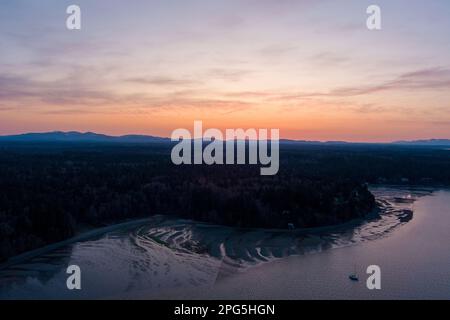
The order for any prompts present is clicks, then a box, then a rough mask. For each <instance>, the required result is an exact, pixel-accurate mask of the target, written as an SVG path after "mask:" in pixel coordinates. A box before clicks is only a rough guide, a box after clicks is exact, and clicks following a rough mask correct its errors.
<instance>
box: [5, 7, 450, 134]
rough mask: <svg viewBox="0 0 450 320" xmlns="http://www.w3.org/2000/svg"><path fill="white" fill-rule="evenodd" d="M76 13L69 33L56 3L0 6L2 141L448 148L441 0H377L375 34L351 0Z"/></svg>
mask: <svg viewBox="0 0 450 320" xmlns="http://www.w3.org/2000/svg"><path fill="white" fill-rule="evenodd" d="M78 5H79V6H80V7H81V9H82V12H83V15H82V16H83V24H82V26H83V27H82V29H81V30H79V31H68V30H67V29H65V25H64V23H61V21H62V22H64V19H65V9H66V8H65V5H64V3H62V2H61V3H55V2H54V1H49V0H42V1H40V2H39V3H38V4H37V3H31V2H29V1H24V0H17V1H14V2H2V3H0V30H2V31H5V30H6V32H2V33H0V46H1V55H0V135H10V134H19V133H26V132H49V131H80V132H87V131H89V132H97V133H103V134H109V135H124V134H146V135H154V136H164V137H169V136H170V135H171V133H172V131H173V130H175V129H178V128H187V129H189V130H192V127H193V123H194V121H195V120H201V121H203V123H204V127H205V128H218V129H220V130H223V131H224V130H225V129H228V128H229V129H235V128H243V129H248V128H267V129H272V128H275V129H280V136H281V138H284V139H295V140H319V141H349V142H390V141H397V140H417V139H431V138H442V139H445V138H447V139H448V138H450V41H449V40H448V39H450V37H448V33H449V30H450V20H449V19H448V15H447V14H446V12H448V11H449V10H450V4H449V3H448V1H440V0H436V1H435V2H433V5H425V4H424V3H423V2H421V1H418V0H411V1H408V10H407V11H405V10H404V6H403V4H402V2H401V1H387V0H379V5H380V6H381V8H382V12H383V17H384V18H383V28H382V30H379V31H369V30H368V29H367V28H366V26H365V19H366V17H367V14H366V8H367V3H365V1H357V0H349V1H346V5H345V6H343V5H340V4H339V3H338V2H337V1H331V2H329V1H302V0H298V1H257V2H254V0H228V1H215V0H195V1H180V0H173V3H172V4H168V3H167V2H165V1H160V0H149V1H139V0H136V1H133V5H130V6H127V4H126V2H120V1H119V2H111V3H109V4H108V10H105V3H102V2H100V1H98V2H97V1H88V0H79V1H78ZM61 13H62V14H61ZM330 13H333V14H330ZM430 16H433V21H432V23H430V20H429V17H430ZM411 21H414V23H411Z"/></svg>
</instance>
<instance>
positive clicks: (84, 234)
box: [0, 185, 442, 270]
mask: <svg viewBox="0 0 450 320" xmlns="http://www.w3.org/2000/svg"><path fill="white" fill-rule="evenodd" d="M372 187H374V188H395V189H397V188H399V189H406V188H424V189H427V191H430V192H431V193H433V192H435V191H437V190H441V189H442V188H439V187H437V188H431V187H426V186H418V185H415V186H408V187H406V186H400V185H397V186H395V185H372ZM376 200H377V199H376ZM382 211H383V207H382V206H380V205H378V204H377V206H376V207H375V208H374V209H373V210H372V211H371V212H369V213H367V214H366V215H365V216H363V217H360V218H356V219H352V220H349V221H347V222H343V223H340V224H335V225H326V226H320V227H313V228H298V229H293V230H288V229H277V228H251V227H248V228H238V229H240V230H247V231H260V230H264V231H266V232H285V233H291V234H295V235H299V236H303V235H307V234H310V235H316V234H320V233H326V232H335V231H340V230H342V229H345V228H351V227H356V226H358V225H360V224H361V223H364V222H365V221H370V220H372V219H377V218H378V217H380V215H382V214H383V212H382ZM157 217H165V218H169V219H170V218H175V219H177V217H176V216H173V215H161V214H157V215H153V216H150V217H148V218H141V219H136V220H129V221H125V222H119V223H114V224H111V225H108V226H105V227H101V228H93V229H91V230H87V231H86V230H84V231H80V233H79V234H78V235H75V236H73V237H71V238H69V239H66V240H63V241H59V242H56V243H53V244H49V245H46V246H43V247H40V248H37V249H34V250H31V251H27V252H24V253H21V254H19V255H17V256H14V257H11V258H9V259H8V260H6V261H5V262H3V263H0V270H4V269H6V268H8V267H10V266H12V265H15V264H20V263H22V262H24V261H26V260H29V259H32V258H34V257H36V256H39V255H42V254H45V253H48V252H51V251H54V250H57V249H59V248H61V247H64V246H67V245H70V244H73V243H76V242H80V241H86V240H89V239H91V238H94V237H97V236H101V235H103V234H105V233H108V232H112V231H115V230H117V229H120V228H130V227H134V226H138V225H142V224H146V223H150V222H151V221H152V220H154V219H155V218H157ZM178 219H181V220H185V221H190V222H193V223H204V224H210V225H211V226H221V225H217V224H211V223H208V222H204V221H195V220H190V219H185V218H179V217H178ZM222 227H227V228H236V227H232V226H222Z"/></svg>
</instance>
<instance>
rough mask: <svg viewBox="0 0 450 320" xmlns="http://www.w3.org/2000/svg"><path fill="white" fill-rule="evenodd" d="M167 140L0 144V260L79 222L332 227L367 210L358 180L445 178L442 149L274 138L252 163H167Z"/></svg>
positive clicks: (448, 173)
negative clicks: (275, 146) (176, 219)
mask: <svg viewBox="0 0 450 320" xmlns="http://www.w3.org/2000/svg"><path fill="white" fill-rule="evenodd" d="M170 148H171V145H170V144H168V143H152V144H117V143H109V144H108V143H104V144H100V143H97V144H93V143H40V144H36V143H0V261H1V260H4V259H7V258H8V257H11V256H13V255H16V254H19V253H21V252H24V251H27V250H31V249H34V248H37V247H40V246H43V245H46V244H49V243H52V242H56V241H60V240H63V239H66V238H69V237H71V236H73V235H74V234H76V232H78V231H80V230H82V229H83V228H85V227H96V226H103V225H106V224H110V223H114V222H118V221H122V220H126V219H131V218H136V217H146V216H149V215H152V214H171V215H177V216H181V217H185V218H190V219H194V220H199V221H207V222H211V223H217V224H225V225H233V226H240V227H266V228H287V226H288V224H290V223H292V224H293V225H294V226H295V227H297V228H304V227H316V226H324V225H332V224H336V223H341V222H345V221H348V220H351V219H354V218H357V217H363V216H364V215H366V214H367V213H368V212H370V211H371V210H373V209H374V207H375V200H374V198H373V196H372V194H371V193H370V192H369V190H368V188H367V183H390V184H400V183H401V184H428V185H434V186H437V185H442V184H444V185H449V184H450V158H449V155H450V151H449V150H443V149H441V150H439V149H433V148H426V147H422V148H418V147H405V146H390V145H354V144H349V145H347V144H342V145H332V144H329V145H326V144H291V143H286V144H282V146H281V150H280V157H281V158H280V170H279V173H278V175H276V176H260V175H259V166H249V165H226V166H225V165H222V166H206V165H200V166H193V165H192V166H175V165H173V164H172V163H171V161H170Z"/></svg>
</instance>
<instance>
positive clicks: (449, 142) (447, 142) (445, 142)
mask: <svg viewBox="0 0 450 320" xmlns="http://www.w3.org/2000/svg"><path fill="white" fill-rule="evenodd" d="M393 144H399V145H402V144H403V145H415V146H450V139H428V140H412V141H395V142H393Z"/></svg>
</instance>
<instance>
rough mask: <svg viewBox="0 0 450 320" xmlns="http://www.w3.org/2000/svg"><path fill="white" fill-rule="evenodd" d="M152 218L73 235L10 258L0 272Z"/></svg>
mask: <svg viewBox="0 0 450 320" xmlns="http://www.w3.org/2000/svg"><path fill="white" fill-rule="evenodd" d="M152 217H155V216H152ZM152 217H150V218H145V219H137V220H130V221H125V222H121V223H115V224H112V225H108V226H106V227H101V228H94V229H92V230H89V231H84V232H82V233H80V234H78V235H75V236H74V237H71V238H69V239H66V240H63V241H59V242H56V243H52V244H49V245H46V246H43V247H40V248H37V249H34V250H31V251H27V252H24V253H21V254H19V255H17V256H14V257H11V258H9V259H8V260H6V261H5V262H3V263H0V270H3V269H6V268H8V267H10V266H12V265H15V264H19V263H21V262H24V261H26V260H29V259H32V258H34V257H36V256H39V255H41V254H45V253H47V252H51V251H54V250H56V249H59V248H61V247H64V246H67V245H70V244H72V243H75V242H79V241H85V240H88V239H90V238H93V237H96V236H101V235H103V234H105V233H107V232H111V231H115V230H116V229H119V228H123V227H133V226H135V225H139V224H142V223H146V222H150V221H151V218H152Z"/></svg>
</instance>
